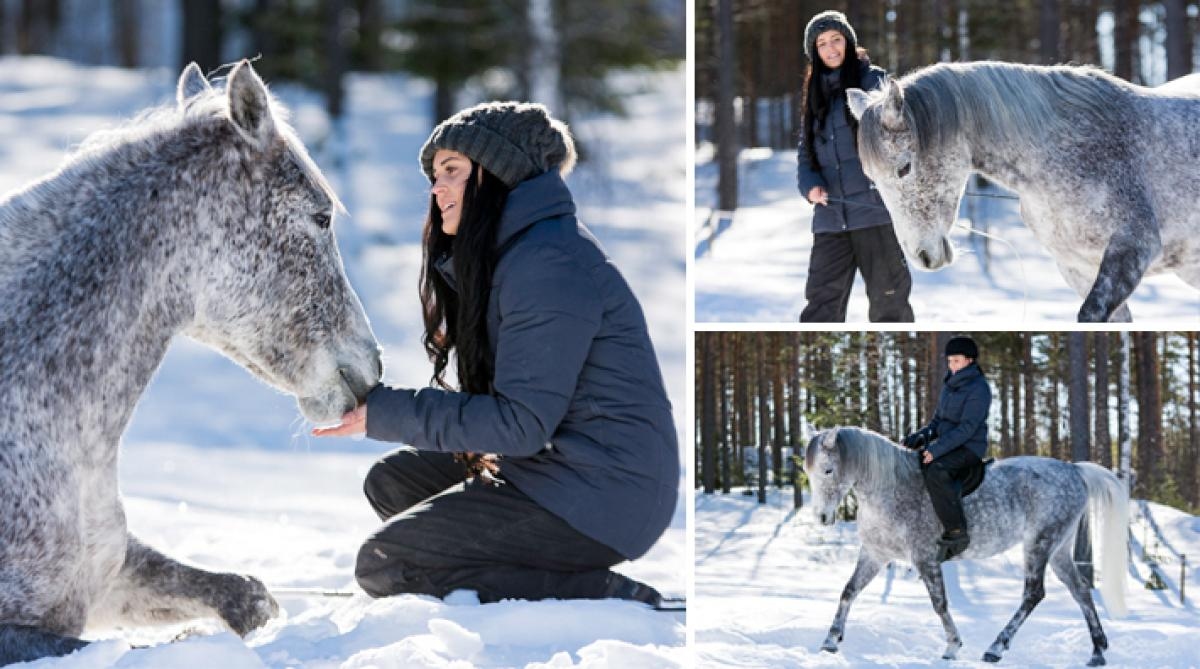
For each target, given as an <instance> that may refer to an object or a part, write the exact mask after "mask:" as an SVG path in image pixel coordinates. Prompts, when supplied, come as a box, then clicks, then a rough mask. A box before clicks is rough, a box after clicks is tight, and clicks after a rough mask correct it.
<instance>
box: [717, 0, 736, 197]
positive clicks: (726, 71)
mask: <svg viewBox="0 0 1200 669" xmlns="http://www.w3.org/2000/svg"><path fill="white" fill-rule="evenodd" d="M716 2H717V106H716V110H715V112H716V113H715V115H716V119H715V121H716V126H717V162H718V163H719V165H718V168H719V176H718V179H717V209H720V210H721V211H730V212H731V211H733V210H735V209H737V203H738V183H737V160H738V141H737V128H736V127H735V126H734V119H733V96H734V90H733V73H734V71H735V70H734V48H733V47H734V41H733V40H734V32H733V0H716Z"/></svg>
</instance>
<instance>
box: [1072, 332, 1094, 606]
mask: <svg viewBox="0 0 1200 669" xmlns="http://www.w3.org/2000/svg"><path fill="white" fill-rule="evenodd" d="M1067 357H1068V358H1069V362H1070V372H1069V377H1070V382H1069V384H1068V386H1067V398H1068V400H1067V404H1068V406H1069V407H1070V412H1071V415H1070V421H1069V425H1070V432H1071V461H1072V462H1083V461H1085V460H1087V459H1088V456H1089V455H1090V451H1091V448H1090V444H1089V443H1088V435H1090V434H1091V430H1089V429H1088V427H1089V425H1088V422H1089V421H1088V396H1087V394H1088V392H1087V367H1088V365H1087V336H1086V335H1085V334H1084V333H1083V332H1070V333H1068V334H1067ZM1075 564H1077V565H1079V573H1080V574H1082V575H1083V577H1084V578H1085V579H1087V582H1088V586H1089V587H1090V586H1091V584H1092V544H1091V542H1090V541H1089V539H1088V517H1087V514H1084V515H1083V518H1081V519H1080V521H1079V529H1078V531H1077V532H1076V533H1075Z"/></svg>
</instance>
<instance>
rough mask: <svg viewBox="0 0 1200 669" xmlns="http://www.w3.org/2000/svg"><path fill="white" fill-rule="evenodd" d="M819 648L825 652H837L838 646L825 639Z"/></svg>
mask: <svg viewBox="0 0 1200 669" xmlns="http://www.w3.org/2000/svg"><path fill="white" fill-rule="evenodd" d="M821 650H823V651H825V652H826V653H836V652H838V647H837V644H836V643H834V642H833V641H831V640H829V639H826V640H825V643H823V644H821Z"/></svg>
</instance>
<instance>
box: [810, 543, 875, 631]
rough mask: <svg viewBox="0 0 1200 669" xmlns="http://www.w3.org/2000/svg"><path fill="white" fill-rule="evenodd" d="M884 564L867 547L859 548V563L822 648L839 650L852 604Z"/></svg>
mask: <svg viewBox="0 0 1200 669" xmlns="http://www.w3.org/2000/svg"><path fill="white" fill-rule="evenodd" d="M882 566H883V565H881V564H880V563H879V562H878V561H877V560H876V559H875V558H873V557H871V556H870V555H868V554H867V551H866V549H865V548H864V549H861V550H859V552H858V564H856V565H855V566H854V574H852V575H851V576H850V580H849V581H847V582H846V587H845V588H843V589H842V598H841V599H840V600H839V601H838V610H837V614H835V615H834V616H833V624H832V625H830V626H829V635H828V636H826V637H825V643H822V644H821V650H824V651H828V652H830V653H836V652H837V650H838V643H839V642H840V641H841V640H842V634H843V631H844V630H845V628H846V616H847V615H849V614H850V605H851V604H853V603H854V598H855V597H857V596H858V593H859V592H862V589H863V588H865V587H867V584H868V583H870V582H871V579H873V578H875V575H876V574H878V573H879V568H880V567H882Z"/></svg>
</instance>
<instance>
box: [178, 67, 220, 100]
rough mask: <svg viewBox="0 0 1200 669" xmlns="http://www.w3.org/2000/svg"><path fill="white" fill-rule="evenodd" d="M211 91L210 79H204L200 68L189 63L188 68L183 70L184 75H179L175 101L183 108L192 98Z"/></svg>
mask: <svg viewBox="0 0 1200 669" xmlns="http://www.w3.org/2000/svg"><path fill="white" fill-rule="evenodd" d="M211 90H212V86H210V85H209V84H208V79H205V78H204V73H203V72H201V71H200V66H199V65H197V64H195V63H188V66H187V67H185V68H183V74H181V75H179V84H178V85H177V86H176V87H175V100H176V101H178V102H179V106H180V107H182V106H183V105H184V103H186V102H187V101H188V100H190V99H191V98H193V97H195V96H197V95H199V94H201V93H203V92H205V91H211Z"/></svg>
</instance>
